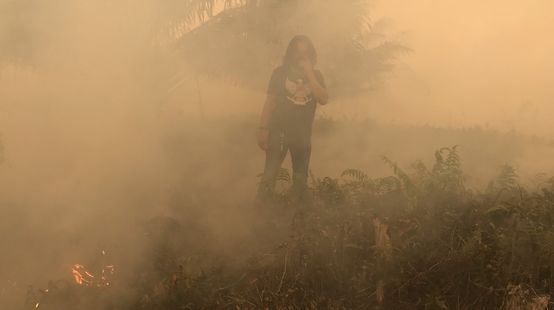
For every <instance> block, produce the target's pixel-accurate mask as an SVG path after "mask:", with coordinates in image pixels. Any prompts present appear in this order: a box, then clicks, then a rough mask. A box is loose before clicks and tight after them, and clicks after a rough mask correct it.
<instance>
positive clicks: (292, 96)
mask: <svg viewBox="0 0 554 310" xmlns="http://www.w3.org/2000/svg"><path fill="white" fill-rule="evenodd" d="M285 88H286V89H287V93H288V94H287V98H288V99H289V100H290V102H292V103H294V104H297V105H306V104H307V103H308V102H310V101H311V100H312V89H311V88H310V85H308V83H305V82H304V80H303V79H301V78H299V79H296V80H295V81H291V80H289V78H288V77H287V79H286V80H285Z"/></svg>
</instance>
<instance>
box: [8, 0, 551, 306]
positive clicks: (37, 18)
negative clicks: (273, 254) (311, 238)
mask: <svg viewBox="0 0 554 310" xmlns="http://www.w3.org/2000/svg"><path fill="white" fill-rule="evenodd" d="M182 9H186V6H185V5H183V4H182V3H180V2H179V1H169V2H167V3H165V4H164V5H161V4H159V3H158V2H156V1H148V0H141V1H115V2H114V1H81V0H76V1H61V0H56V1H9V0H0V57H1V58H0V143H1V146H2V148H0V150H1V151H2V153H1V155H2V156H1V157H0V158H2V159H3V162H2V163H1V164H0V248H1V249H2V254H1V255H0V308H3V307H2V304H3V303H4V304H5V305H8V306H7V307H11V306H13V305H19V304H20V303H21V301H22V300H24V297H25V289H26V285H28V284H34V285H37V286H45V285H46V283H47V281H48V280H50V279H56V278H61V277H67V276H68V275H69V274H70V266H71V265H72V264H74V263H76V262H84V263H86V262H91V261H94V260H95V257H96V256H97V255H98V253H100V252H101V251H102V250H106V251H108V252H109V253H112V254H113V258H112V260H113V262H115V263H116V265H117V266H122V265H124V264H127V265H126V266H133V265H136V266H139V265H140V266H142V265H141V264H144V262H145V261H148V259H149V258H150V256H149V255H150V254H149V253H150V252H149V246H150V244H149V243H148V241H145V240H144V239H145V237H144V235H145V233H144V226H145V225H150V224H151V220H152V219H162V221H163V220H166V219H167V218H177V219H178V220H179V221H183V222H185V223H187V224H186V225H183V226H186V227H187V229H183V230H182V231H179V233H180V236H185V237H183V238H184V239H185V240H184V241H183V240H181V241H179V242H180V243H179V246H181V247H183V248H185V247H190V248H194V249H198V248H202V249H209V250H213V251H216V252H217V251H219V252H221V253H224V254H225V255H228V256H229V257H234V255H235V254H236V253H237V252H240V251H238V250H237V248H240V249H243V248H241V246H242V247H244V248H248V246H250V244H256V245H257V244H259V243H263V242H265V241H266V240H265V239H264V240H259V239H261V238H256V236H254V235H253V234H252V231H251V230H252V227H253V226H255V224H256V221H257V219H256V217H255V214H256V213H254V212H253V211H252V210H251V209H252V200H253V196H254V192H255V187H256V183H257V180H258V179H257V175H258V174H259V173H260V172H261V171H262V166H263V159H264V158H263V153H262V152H261V151H259V149H258V148H257V146H256V143H255V130H256V128H257V125H258V115H259V113H260V111H261V107H262V104H263V100H264V92H263V90H260V89H258V90H255V89H251V88H246V87H241V84H240V83H235V84H233V83H229V81H227V80H222V79H217V78H215V77H212V76H205V75H200V76H197V75H194V74H189V73H190V71H191V69H190V68H191V67H192V64H191V63H190V62H188V60H187V59H184V58H183V55H182V53H181V52H180V51H179V50H178V49H176V48H175V47H174V45H172V44H171V43H168V42H169V41H171V40H169V41H167V40H166V39H167V38H166V37H165V36H166V35H167V32H168V31H165V32H164V31H162V30H160V29H165V28H164V25H165V24H166V23H168V21H171V20H175V19H177V18H178V16H176V15H178V14H176V13H175V12H176V11H179V10H182ZM369 9H370V12H371V13H370V16H371V18H372V20H373V21H375V23H374V26H375V27H376V29H382V33H384V34H386V35H387V36H389V38H391V39H393V40H397V41H399V42H402V43H403V44H405V45H406V46H407V47H408V48H410V49H411V52H409V53H403V54H402V55H399V56H397V57H396V61H395V67H394V69H393V70H392V71H390V72H388V73H386V74H385V75H384V77H383V79H382V81H381V82H378V83H376V86H375V88H374V89H373V90H372V91H370V92H369V93H363V94H356V95H352V96H350V97H336V98H331V103H330V105H329V106H326V107H322V108H321V109H319V111H318V117H319V120H318V121H316V125H315V126H316V127H315V131H314V153H313V154H314V155H313V160H312V163H313V164H312V166H311V169H312V171H313V173H314V175H316V176H319V177H323V176H326V175H333V176H337V175H338V174H339V173H340V172H341V171H342V170H344V169H346V168H351V167H355V168H360V169H363V170H365V171H368V172H369V173H370V174H371V175H385V174H387V173H388V168H387V167H384V166H383V165H382V163H381V159H380V156H381V155H387V156H390V157H391V158H395V159H396V160H398V161H399V162H400V163H401V164H408V163H410V162H412V161H413V160H416V159H421V158H424V159H428V157H429V154H432V152H433V151H434V150H435V149H437V148H440V147H442V146H450V145H455V144H460V145H461V147H462V150H463V151H462V153H463V156H465V157H464V158H466V161H465V162H464V164H465V166H466V167H467V172H468V173H469V174H473V175H474V178H473V180H472V181H473V182H474V183H475V184H484V183H486V181H487V180H488V178H489V177H491V176H493V175H494V174H495V173H496V172H497V170H498V167H499V165H501V164H504V163H507V162H510V163H513V164H515V165H516V166H517V167H518V168H520V169H521V170H522V171H526V172H524V173H522V174H528V175H534V174H536V173H538V172H541V171H543V172H550V171H552V168H554V165H553V164H552V163H550V162H549V158H551V155H552V154H553V149H552V145H551V143H550V142H549V141H550V140H549V139H550V138H552V134H551V133H552V129H554V128H553V127H552V122H551V119H552V117H554V105H552V103H553V102H552V98H554V89H553V88H552V85H554V75H553V74H552V72H554V60H553V59H552V56H551V55H554V37H553V36H552V34H551V32H552V29H554V18H552V16H551V15H552V12H554V3H552V2H551V1H546V0H543V1H539V0H537V1H528V2H524V1H523V2H522V1H497V0H493V1H465V2H459V1H453V0H443V1H434V0H420V1H400V0H393V1H382V0H380V1H375V2H373V3H372V5H371V7H370V8H369ZM331 18H333V17H331ZM336 18H337V19H339V17H336ZM166 30H167V29H166ZM172 31H174V32H179V33H181V34H185V30H183V29H180V30H179V29H177V30H175V29H173V30H172ZM170 32H171V31H170ZM172 33H173V32H172ZM173 35H174V36H177V37H179V34H177V35H175V34H174V33H173ZM317 35H318V36H319V37H322V38H325V36H326V32H325V30H324V29H322V33H318V34H317ZM317 43H318V42H317V41H316V42H315V44H316V47H317ZM279 53H280V54H282V53H284V49H283V50H280V51H279ZM262 56H263V55H262ZM229 57H231V56H229ZM175 68H179V70H175ZM175 71H180V72H185V73H184V74H182V75H176V74H175ZM323 73H324V74H325V72H323ZM268 74H269V72H265V71H264V72H260V76H259V78H260V79H263V80H264V83H265V81H266V80H268V79H269V76H268ZM475 126H481V127H480V128H476V127H475ZM443 128H447V129H443ZM464 128H465V129H464ZM467 128H470V129H467ZM483 128H489V129H490V132H489V131H486V130H485V129H483ZM466 129H467V130H466ZM464 130H465V131H464ZM511 130H515V131H513V132H510V131H511ZM527 134H533V135H537V136H538V137H537V138H532V137H529V136H527ZM476 137H477V138H476ZM287 167H290V164H287ZM145 223H150V224H145ZM152 225H153V224H152ZM283 234H284V235H286V232H284V233H283ZM197 235H199V236H203V237H202V238H196V237H194V236H197ZM166 237H167V236H165V235H164V237H163V238H166ZM187 238H188V239H187ZM275 239H278V238H277V237H275ZM244 240H248V241H249V242H250V243H248V242H243V241H244ZM244 243H247V244H248V246H247V245H244ZM252 247H254V246H252ZM186 249H187V250H188V249H189V248H186ZM219 252H218V253H219ZM246 252H247V251H246ZM225 255H224V257H227V256H225ZM129 268H130V267H129ZM122 272H124V271H122ZM12 292H16V293H12Z"/></svg>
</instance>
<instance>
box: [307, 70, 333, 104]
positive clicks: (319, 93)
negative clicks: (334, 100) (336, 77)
mask: <svg viewBox="0 0 554 310" xmlns="http://www.w3.org/2000/svg"><path fill="white" fill-rule="evenodd" d="M302 68H303V70H304V74H306V76H307V77H308V82H309V83H310V87H311V88H312V92H313V94H314V97H315V99H316V100H317V102H319V104H321V105H325V104H327V102H328V101H329V95H328V94H327V89H325V83H324V82H323V76H321V74H319V77H318V74H317V73H316V71H315V70H314V67H313V65H312V63H311V62H310V61H309V60H304V61H303V62H302Z"/></svg>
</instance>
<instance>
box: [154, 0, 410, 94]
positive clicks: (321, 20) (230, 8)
mask: <svg viewBox="0 0 554 310" xmlns="http://www.w3.org/2000/svg"><path fill="white" fill-rule="evenodd" d="M185 2H186V3H185V4H186V5H185V6H184V7H186V8H187V10H186V11H183V12H184V13H183V14H182V15H181V17H179V14H176V15H175V18H174V19H172V20H171V21H170V22H168V23H167V24H166V27H165V29H166V36H165V38H166V41H167V38H169V41H171V40H173V41H174V42H173V43H174V44H176V46H177V47H178V50H179V51H180V52H182V54H183V57H184V58H185V59H186V60H187V62H188V64H189V65H190V70H191V72H188V73H193V74H202V75H209V76H212V77H217V78H224V79H227V80H230V81H233V82H239V83H241V85H243V86H245V87H251V88H254V89H259V90H261V89H263V88H264V87H265V86H266V85H265V84H266V82H267V81H266V79H267V76H268V74H269V72H270V70H271V69H272V68H273V67H275V66H276V65H277V64H278V63H280V61H281V57H282V53H283V50H284V48H285V46H286V44H287V43H288V40H289V39H290V38H291V37H292V36H293V35H295V34H298V33H304V34H307V35H309V36H310V37H312V38H313V40H314V41H315V42H316V45H317V46H318V51H319V53H320V59H321V61H320V63H321V68H322V71H324V73H325V76H326V79H327V84H328V85H329V86H330V89H331V90H332V91H333V94H334V95H335V96H337V95H346V94H352V93H357V92H361V91H367V90H369V89H371V88H372V87H374V85H375V83H376V82H377V81H378V80H379V79H380V77H381V76H382V73H384V72H387V71H390V70H391V69H392V67H393V61H394V59H395V57H396V56H397V55H398V54H399V53H401V52H405V51H408V50H409V49H408V48H407V47H405V46H404V45H402V44H401V43H399V42H396V41H394V40H389V39H388V38H387V36H386V35H385V34H384V33H383V32H382V28H383V27H381V26H382V25H380V23H379V22H377V23H372V21H371V20H370V18H369V15H368V14H369V9H368V5H369V1H368V0H327V1H320V0H302V1H300V0H188V1H185ZM182 74H186V72H184V73H182Z"/></svg>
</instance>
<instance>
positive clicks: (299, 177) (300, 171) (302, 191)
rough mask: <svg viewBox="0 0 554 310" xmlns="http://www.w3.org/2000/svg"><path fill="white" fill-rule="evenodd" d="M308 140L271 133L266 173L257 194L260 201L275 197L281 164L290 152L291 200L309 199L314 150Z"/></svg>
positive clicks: (266, 158) (266, 157) (267, 151)
mask: <svg viewBox="0 0 554 310" xmlns="http://www.w3.org/2000/svg"><path fill="white" fill-rule="evenodd" d="M306 140H307V139H297V138H295V137H294V136H287V135H286V134H285V133H283V132H279V131H275V130H274V131H271V132H270V133H269V141H268V149H267V150H266V156H265V167H264V173H263V176H262V180H261V182H260V185H259V187H258V193H257V199H258V200H259V201H267V200H268V199H271V197H272V196H273V195H274V189H275V183H276V180H277V177H278V175H279V171H280V169H281V164H282V163H283V160H284V159H285V157H286V155H287V153H288V152H289V151H290V157H291V160H292V187H291V190H290V194H291V198H292V199H293V200H295V201H305V200H306V199H307V197H308V196H307V195H308V192H307V187H308V186H307V182H308V166H309V164H310V155H311V151H312V148H311V145H310V143H309V142H306ZM308 141H309V139H308Z"/></svg>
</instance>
